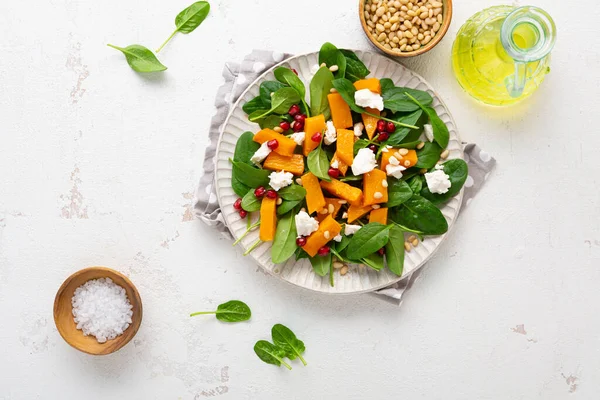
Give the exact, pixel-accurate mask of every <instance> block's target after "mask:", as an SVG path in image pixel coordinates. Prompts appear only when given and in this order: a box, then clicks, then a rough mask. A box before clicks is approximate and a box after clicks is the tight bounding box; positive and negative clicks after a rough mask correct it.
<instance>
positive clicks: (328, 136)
mask: <svg viewBox="0 0 600 400" xmlns="http://www.w3.org/2000/svg"><path fill="white" fill-rule="evenodd" d="M336 140H337V129H335V126H334V125H333V122H331V121H327V130H326V131H325V138H324V139H323V141H324V142H325V144H326V145H330V144H331V143H333V142H335V141H336Z"/></svg>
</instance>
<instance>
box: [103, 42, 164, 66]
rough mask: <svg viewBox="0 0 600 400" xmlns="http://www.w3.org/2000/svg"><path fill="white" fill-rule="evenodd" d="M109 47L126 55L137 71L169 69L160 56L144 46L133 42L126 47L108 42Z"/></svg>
mask: <svg viewBox="0 0 600 400" xmlns="http://www.w3.org/2000/svg"><path fill="white" fill-rule="evenodd" d="M107 46H108V47H112V48H113V49H116V50H119V51H120V52H121V53H123V54H124V55H125V59H126V60H127V64H129V66H130V67H131V69H133V70H134V71H136V72H160V71H164V70H166V69H167V67H165V66H164V65H163V64H162V63H161V62H160V61H158V58H156V56H155V55H154V53H152V51H150V50H149V49H147V48H146V47H144V46H141V45H139V44H132V45H131V46H127V47H125V48H123V47H118V46H115V45H112V44H108V45H107Z"/></svg>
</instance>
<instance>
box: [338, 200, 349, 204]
mask: <svg viewBox="0 0 600 400" xmlns="http://www.w3.org/2000/svg"><path fill="white" fill-rule="evenodd" d="M346 203H348V202H347V201H346V200H338V204H346Z"/></svg>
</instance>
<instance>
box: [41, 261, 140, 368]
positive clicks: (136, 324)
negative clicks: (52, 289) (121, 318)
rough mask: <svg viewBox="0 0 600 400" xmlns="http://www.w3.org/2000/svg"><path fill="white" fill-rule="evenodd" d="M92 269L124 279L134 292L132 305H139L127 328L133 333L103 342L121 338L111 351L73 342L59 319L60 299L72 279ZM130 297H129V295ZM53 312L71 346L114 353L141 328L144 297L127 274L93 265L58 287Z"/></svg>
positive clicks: (78, 348) (70, 276) (70, 277)
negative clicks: (90, 347)
mask: <svg viewBox="0 0 600 400" xmlns="http://www.w3.org/2000/svg"><path fill="white" fill-rule="evenodd" d="M91 271H94V272H102V273H104V274H106V276H104V277H105V278H111V279H112V276H110V275H113V276H118V277H119V278H121V279H123V280H124V281H125V283H126V284H127V286H129V288H130V289H131V291H132V293H133V299H131V298H130V299H129V302H130V303H131V305H132V306H134V308H135V304H137V305H139V312H138V313H134V315H133V316H132V322H131V325H129V327H128V328H127V330H129V329H132V333H131V334H130V335H128V337H125V338H123V336H124V335H125V333H123V335H121V336H118V337H117V338H115V339H112V340H108V341H106V342H105V343H102V344H107V343H114V341H118V340H119V339H120V338H121V340H120V342H119V344H118V346H116V347H115V348H113V349H112V351H110V352H92V351H89V350H88V349H87V348H85V347H81V346H77V345H76V344H75V343H72V342H71V340H70V339H69V338H68V337H67V336H66V334H65V333H66V332H65V331H64V330H63V327H62V324H61V323H60V322H59V319H58V307H59V304H60V300H61V298H62V297H63V295H64V294H65V293H64V292H65V290H66V289H67V287H68V286H69V284H70V283H71V281H73V280H74V279H75V278H77V277H78V276H80V275H83V274H85V273H87V272H91ZM93 279H98V278H93ZM113 281H114V280H113ZM128 298H129V296H128ZM69 300H70V299H69ZM53 314H54V324H55V325H56V329H57V330H58V333H59V334H60V336H61V337H62V338H63V339H64V341H65V342H67V344H68V345H69V346H71V347H73V348H74V349H77V350H79V351H81V352H83V353H87V354H91V355H94V356H97V355H108V354H112V353H114V352H116V351H118V350H120V349H121V348H123V346H125V345H126V344H127V343H129V342H130V341H131V339H133V338H134V337H135V335H136V334H137V332H138V330H139V329H140V325H141V324H142V318H143V314H144V310H143V306H142V298H141V297H140V293H139V292H138V290H137V288H136V287H135V285H134V284H133V282H131V280H130V279H129V278H128V277H127V276H125V275H124V274H122V273H120V272H119V271H115V270H114V269H112V268H108V267H102V266H93V267H87V268H84V269H80V270H79V271H76V272H74V273H72V274H71V275H69V276H68V277H67V279H65V280H64V282H63V283H62V285H60V287H59V288H58V291H57V292H56V296H55V297H54V307H53ZM79 332H81V334H82V335H83V331H79ZM125 332H127V331H125Z"/></svg>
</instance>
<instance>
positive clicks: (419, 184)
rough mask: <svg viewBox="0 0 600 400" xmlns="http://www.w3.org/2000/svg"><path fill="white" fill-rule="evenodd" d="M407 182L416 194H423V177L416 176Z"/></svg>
mask: <svg viewBox="0 0 600 400" xmlns="http://www.w3.org/2000/svg"><path fill="white" fill-rule="evenodd" d="M406 182H407V183H408V186H409V187H410V190H411V191H412V192H413V193H414V194H419V193H421V189H423V179H421V175H415V176H413V177H412V178H410V179H408V180H407V181H406Z"/></svg>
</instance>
